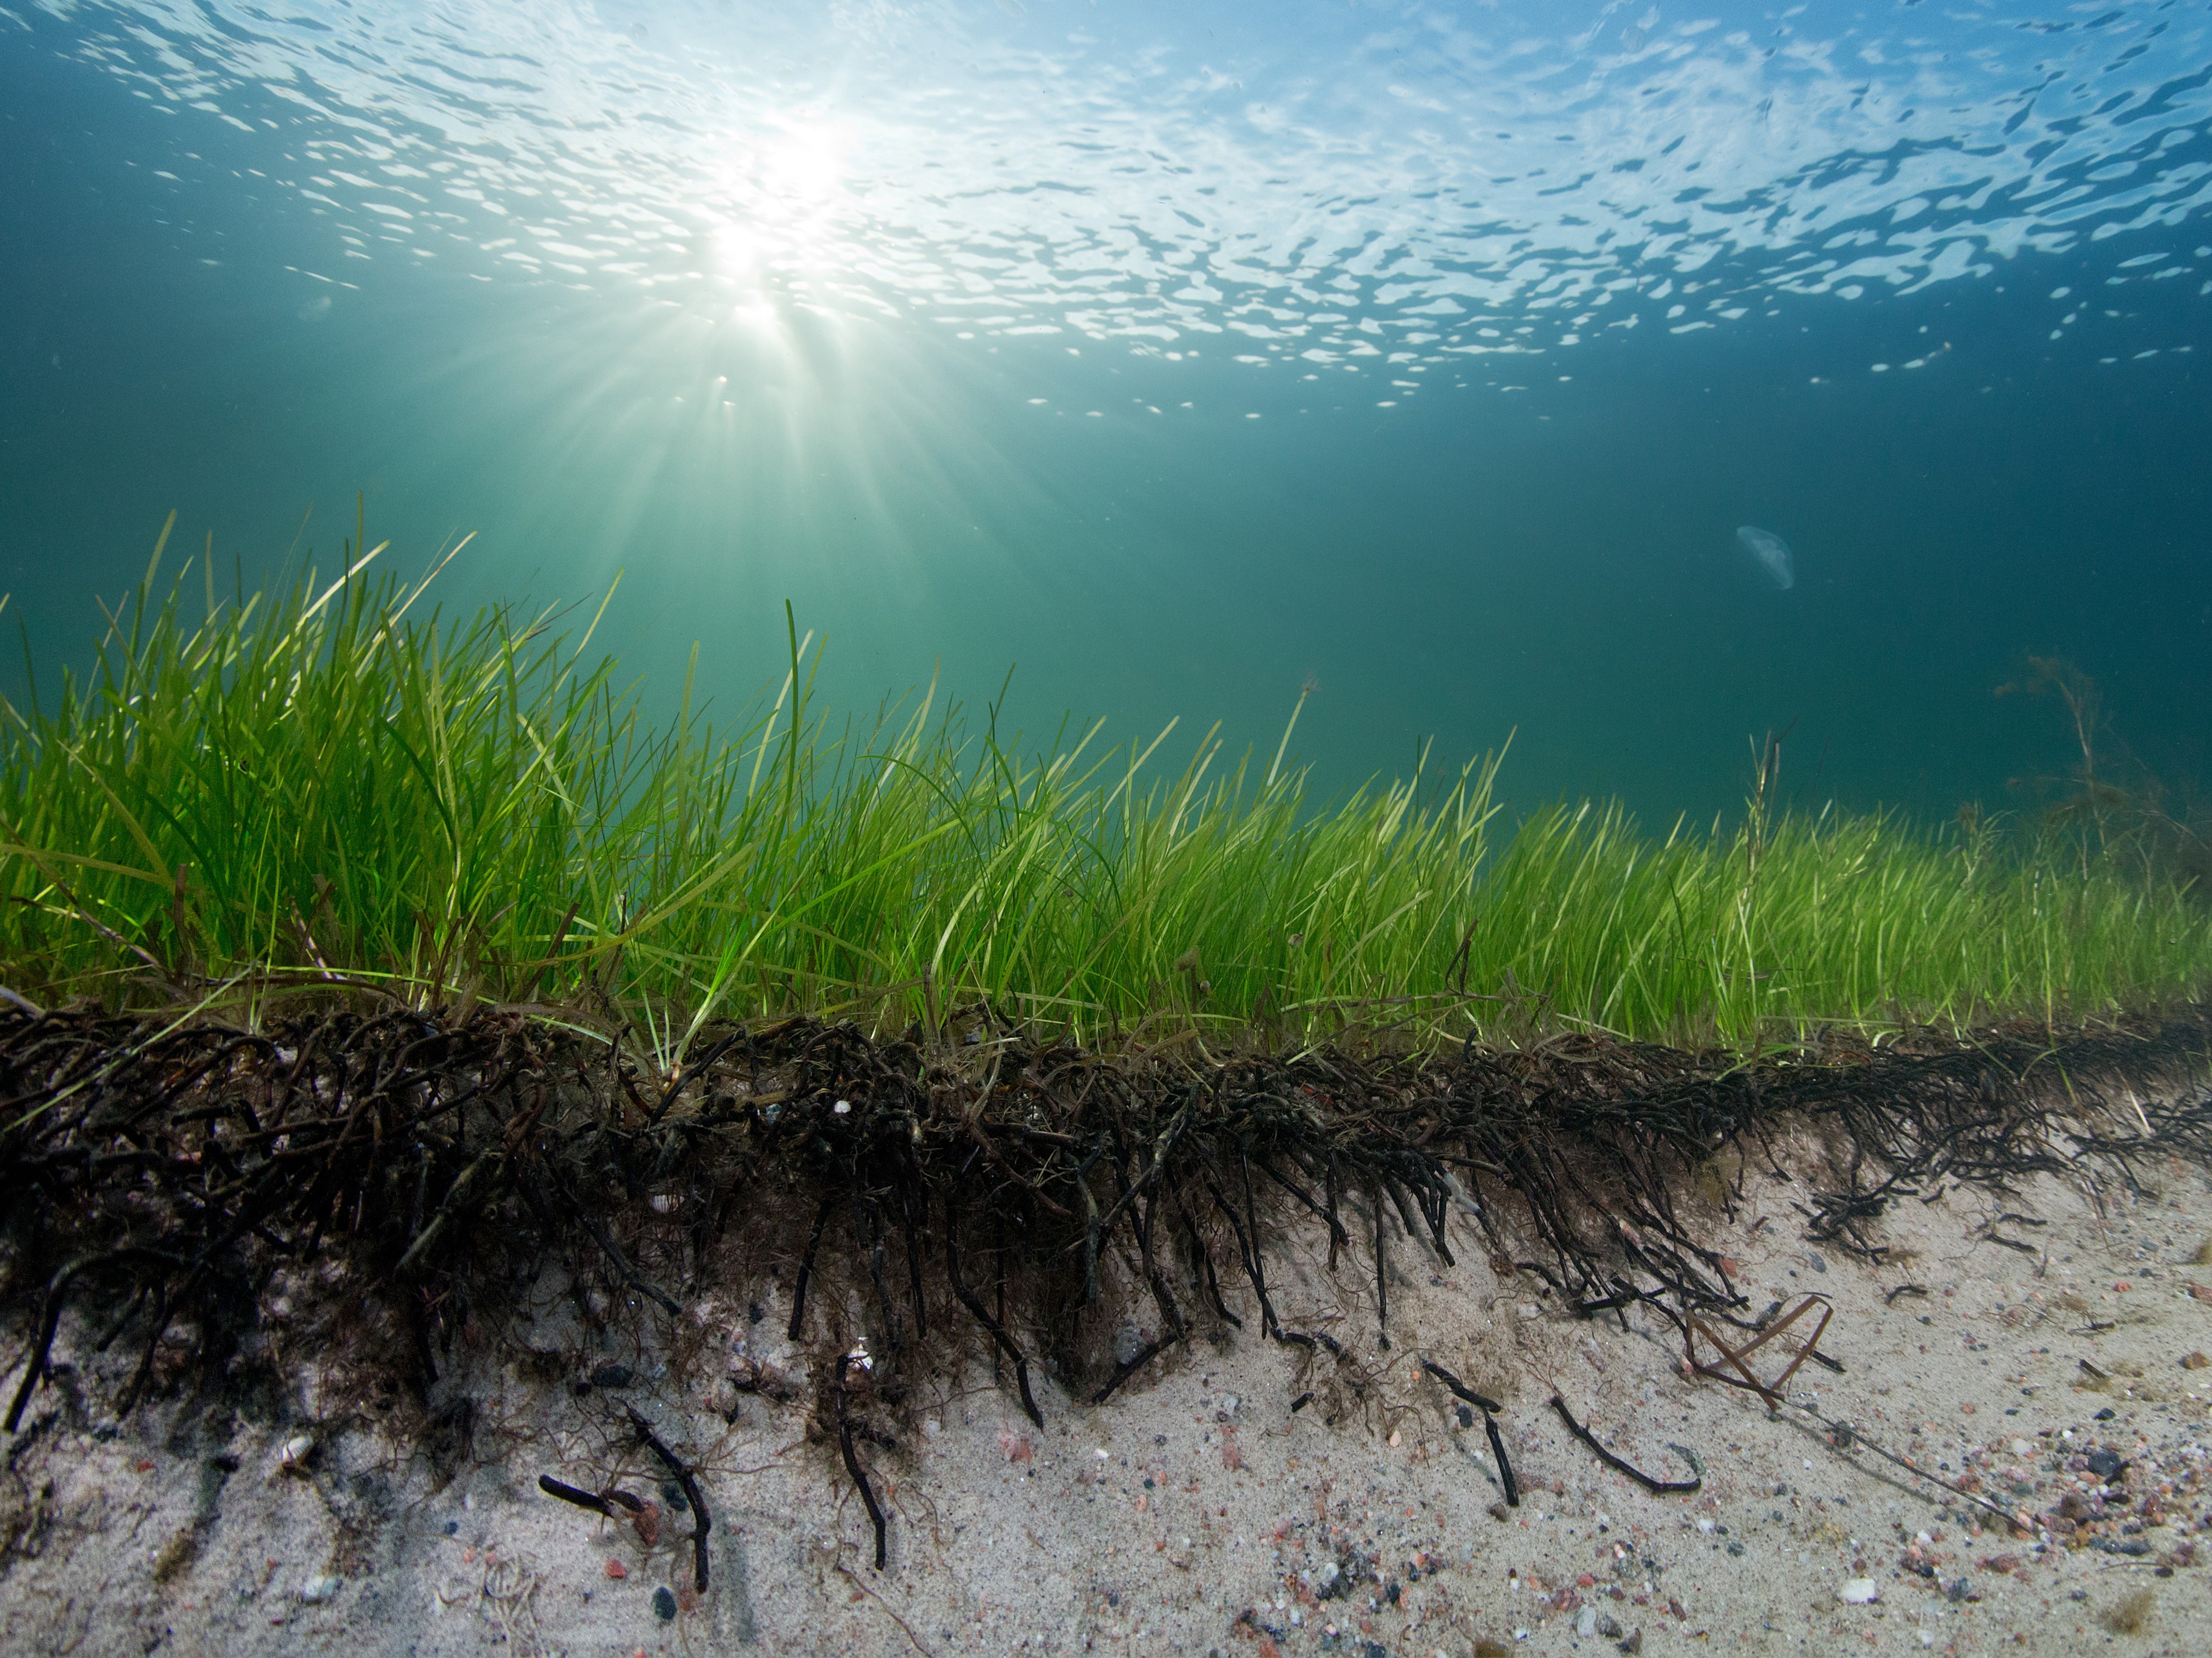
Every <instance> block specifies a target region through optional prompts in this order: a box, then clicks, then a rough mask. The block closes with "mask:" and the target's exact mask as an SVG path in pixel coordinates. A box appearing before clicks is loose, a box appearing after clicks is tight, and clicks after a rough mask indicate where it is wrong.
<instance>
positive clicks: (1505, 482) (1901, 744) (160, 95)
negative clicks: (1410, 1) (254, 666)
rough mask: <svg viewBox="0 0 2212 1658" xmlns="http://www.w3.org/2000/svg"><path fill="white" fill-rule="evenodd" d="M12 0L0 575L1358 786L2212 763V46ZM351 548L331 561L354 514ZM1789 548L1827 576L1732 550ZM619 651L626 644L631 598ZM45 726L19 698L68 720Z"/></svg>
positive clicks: (1735, 29) (1974, 33) (1542, 794)
mask: <svg viewBox="0 0 2212 1658" xmlns="http://www.w3.org/2000/svg"><path fill="white" fill-rule="evenodd" d="M800 10H801V9H799V8H794V7H790V6H781V5H779V6H755V5H742V4H736V3H726V0H725V3H666V4H633V5H617V4H607V5H599V6H591V5H576V4H562V3H539V4H530V5H522V4H501V3H491V0H483V3H474V4H459V3H453V4H409V3H382V4H376V5H342V4H335V3H329V0H296V3H292V4H289V5H286V6H283V7H281V8H276V7H268V6H259V7H249V6H244V5H236V4H230V3H215V0H206V3H199V4H185V3H172V4H166V5H143V6H123V5H112V4H93V3H59V0H56V3H49V4H43V5H32V4H27V3H24V0H7V3H0V586H6V587H8V588H9V589H11V590H12V592H13V593H14V598H13V601H12V603H11V605H10V607H9V609H10V613H11V614H12V615H14V616H20V617H21V620H22V623H23V625H24V627H25V629H27V635H28V637H29V640H30V643H31V647H32V649H33V653H34V654H35V655H36V656H38V657H39V658H40V659H42V660H48V661H58V660H61V659H82V656H83V655H84V653H85V651H86V649H87V647H88V643H89V638H90V635H91V632H92V630H93V625H94V623H95V621H96V618H97V612H96V610H94V608H93V605H92V600H93V598H94V596H96V595H97V596H101V597H104V598H107V599H109V600H110V601H111V602H112V600H113V599H114V598H115V597H116V596H117V595H118V594H119V593H120V592H122V591H123V590H124V589H125V587H126V586H128V585H129V584H130V582H131V581H132V580H135V579H136V578H137V575H138V574H140V573H141V572H142V571H143V568H144V564H145V559H146V555H147V552H148V550H149V548H150V546H151V544H152V541H153V538H154V536H155V531H157V530H158V529H159V527H160V525H161V522H162V519H163V518H164V517H165V516H166V514H167V512H168V511H169V510H170V509H171V508H172V507H174V508H176V509H178V512H179V521H178V522H179V528H178V539H177V541H176V542H175V543H174V544H173V548H174V549H175V550H174V551H173V552H172V554H171V557H172V559H175V558H177V557H178V556H180V554H181V553H184V552H197V551H198V550H202V549H203V548H204V547H205V546H206V545H207V544H209V538H210V537H212V545H213V548H214V551H215V556H216V562H217V566H218V568H220V569H221V570H222V572H224V573H225V575H226V578H227V579H228V580H243V581H244V582H245V583H246V585H248V586H251V585H252V584H253V583H254V582H255V581H257V580H261V579H264V578H265V577H266V576H268V575H270V574H272V573H274V572H276V570H278V569H280V568H282V567H283V562H284V560H285V557H286V556H287V552H288V550H289V549H291V548H292V547H293V546H294V544H295V537H296V538H297V540H298V543H299V544H300V545H301V546H302V547H312V548H313V551H314V554H315V556H316V558H317V560H318V562H319V563H320V564H321V565H323V566H324V567H325V568H331V566H332V565H333V564H334V563H335V562H336V560H337V550H338V543H339V539H340V537H342V536H343V535H348V534H350V533H351V529H352V524H353V517H354V501H355V495H356V491H359V492H361V493H362V494H363V495H365V497H366V507H367V513H368V525H369V535H370V539H371V540H372V541H377V540H381V539H384V538H386V537H388V538H390V540H391V541H392V551H391V552H390V553H388V554H387V555H386V556H387V557H388V558H392V559H395V560H397V561H398V562H399V563H400V564H401V566H402V567H403V568H407V569H410V570H411V569H420V568H427V566H428V563H429V562H430V560H431V559H432V557H433V556H435V553H436V551H437V550H438V549H439V547H440V546H441V544H444V543H446V542H447V541H449V540H450V539H453V538H454V537H458V536H459V535H461V534H464V533H466V532H468V531H475V532H476V536H475V539H474V540H473V541H472V542H471V544H470V545H469V547H468V548H467V549H466V550H465V552H464V553H463V554H462V555H461V556H460V558H459V560H458V561H457V562H455V564H454V565H453V567H452V568H450V569H449V570H448V571H447V574H446V576H445V577H443V578H441V586H443V587H444V589H445V591H446V592H447V600H448V602H449V603H456V604H465V603H474V602H477V601H478V600H482V599H486V598H529V599H531V600H532V601H533V602H537V603H556V602H568V601H571V600H583V601H585V602H586V605H587V606H588V605H589V604H592V603H594V602H596V599H597V598H598V596H599V593H600V592H602V591H603V590H604V589H605V586H607V585H608V584H609V583H610V582H611V581H612V580H614V579H615V578H616V576H617V573H620V574H621V575H622V585H621V587H620V590H619V592H618V594H617V599H616V601H615V604H613V606H612V607H611V610H610V611H609V613H608V617H607V621H606V623H605V626H604V628H603V629H602V633H601V635H600V638H601V639H602V641H605V643H606V644H608V645H609V646H610V647H612V648H614V649H616V650H617V651H618V652H620V653H621V654H622V655H623V659H624V660H625V662H626V663H627V664H629V665H630V666H632V667H633V668H635V670H636V671H638V672H639V673H640V674H641V675H642V676H644V677H645V678H646V680H647V683H648V684H649V685H650V686H651V687H653V689H654V693H655V695H665V696H667V697H668V698H669V699H670V700H671V701H672V699H673V697H674V696H675V695H676V694H677V691H678V688H679V686H680V681H681V676H682V672H683V669H684V663H685V661H686V659H688V657H689V655H690V647H691V645H692V643H693V641H699V642H700V644H701V647H702V650H701V670H700V671H701V683H702V689H705V690H707V691H708V692H710V693H711V694H712V695H714V697H715V698H716V699H717V701H719V702H720V704H721V705H723V706H725V707H729V708H735V707H737V706H738V705H741V704H743V703H744V702H745V701H748V700H749V699H750V696H751V695H753V693H754V691H755V690H756V689H757V687H758V686H759V685H761V684H762V683H763V682H767V681H769V680H771V679H772V678H773V677H775V675H776V674H778V673H779V672H780V666H781V655H782V652H783V649H784V645H783V613H782V604H783V601H784V600H785V599H787V598H788V599H790V600H791V601H792V602H793V604H794V606H795V607H796V610H797V612H798V615H799V620H800V625H801V626H802V627H805V628H812V629H819V630H822V631H823V632H825V633H826V634H827V635H828V636H829V654H828V658H827V661H826V665H825V667H824V670H823V695H824V696H825V698H826V700H827V701H829V703H831V704H834V705H836V706H841V707H844V708H853V709H856V710H861V711H866V710H870V709H872V708H874V707H875V706H876V704H877V702H878V699H879V698H881V697H882V696H884V695H886V694H890V695H896V694H898V693H901V692H903V691H904V690H906V689H908V687H911V686H913V685H915V684H916V683H922V682H926V681H927V680H928V679H929V678H930V677H931V676H932V675H933V673H936V674H939V675H941V678H942V683H944V685H945V687H946V688H947V689H948V690H949V691H951V693H953V694H956V695H958V696H960V697H962V698H963V699H967V700H969V701H974V702H976V703H979V704H980V703H981V702H982V701H987V700H990V699H992V698H994V697H996V696H997V695H999V694H1000V686H1001V683H1002V682H1004V681H1005V678H1006V673H1007V671H1008V669H1009V667H1010V666H1012V667H1013V669H1014V672H1013V677H1012V688H1011V690H1010V691H1009V692H1008V693H1007V706H1008V710H1009V712H1008V714H1007V715H1006V717H1005V718H1006V720H1007V721H1010V722H1012V723H1015V724H1018V725H1019V726H1022V727H1024V729H1025V730H1027V731H1028V732H1030V733H1031V734H1032V735H1033V736H1042V735H1046V734H1048V733H1049V732H1050V731H1051V730H1053V729H1054V727H1056V726H1058V724H1059V722H1060V718H1061V716H1062V715H1063V714H1064V713H1066V712H1068V711H1073V713H1074V714H1076V715H1077V716H1078V717H1079V720H1082V719H1088V718H1090V717H1103V718H1104V719H1105V720H1107V721H1108V726H1107V729H1108V732H1109V734H1112V735H1115V736H1116V737H1119V736H1121V735H1126V734H1128V733H1132V732H1139V731H1142V732H1146V733H1147V734H1149V732H1151V731H1152V730H1155V729H1157V728H1158V726H1160V725H1161V724H1163V723H1164V721H1165V720H1168V719H1169V718H1170V717H1171V716H1176V715H1180V716H1181V717H1182V720H1183V722H1184V723H1183V725H1182V726H1181V727H1180V728H1179V731H1178V735H1177V737H1176V738H1174V739H1171V742H1170V748H1173V747H1174V746H1175V744H1177V743H1181V742H1182V741H1183V740H1184V739H1185V738H1186V737H1188V739H1189V740H1191V741H1193V742H1194V741H1195V739H1196V738H1197V737H1198V735H1199V734H1200V732H1202V731H1204V729H1205V728H1206V726H1210V725H1211V724H1212V722H1213V721H1215V720H1220V721H1221V722H1223V728H1224V731H1225V733H1226V734H1227V735H1228V736H1229V737H1230V738H1231V740H1232V743H1234V744H1238V745H1242V744H1245V743H1250V744H1256V745H1259V746H1260V747H1261V748H1262V750H1266V751H1272V749H1273V742H1274V738H1275V736H1276V734H1277V733H1278V732H1279V729H1280V726H1281V722H1282V720H1283V719H1284V718H1285V716H1286V715H1287V714H1288V712H1289V710H1290V708H1291V706H1292V704H1293V702H1294V701H1296V698H1297V694H1298V690H1299V688H1300V686H1301V685H1302V684H1304V683H1308V682H1309V681H1310V682H1311V683H1313V684H1314V685H1315V687H1316V689H1315V693H1314V695H1313V696H1312V698H1311V700H1310V702H1309V704H1308V706H1307V709H1306V712H1305V714H1304V717H1303V719H1302V721H1301V724H1300V726H1299V728H1298V746H1299V747H1300V748H1301V749H1302V750H1304V753H1305V755H1306V756H1307V757H1308V758H1309V759H1310V761H1312V762H1313V763H1314V764H1315V765H1316V768H1318V771H1319V773H1320V774H1321V776H1322V778H1323V779H1324V780H1325V781H1326V782H1327V783H1328V785H1329V786H1346V785H1349V784H1351V783H1353V782H1356V781H1358V780H1360V779H1361V778H1363V777H1365V776H1368V775H1370V774H1375V773H1377V772H1381V773H1386V774H1387V773H1392V772H1402V771H1404V770H1405V769H1406V768H1407V767H1408V766H1409V765H1410V764H1411V763H1412V761H1413V756H1414V754H1415V753H1416V751H1417V749H1418V746H1419V744H1420V743H1422V742H1423V741H1425V740H1431V739H1432V740H1433V742H1434V744H1436V750H1437V755H1438V756H1440V757H1442V758H1446V759H1451V760H1456V759H1457V758H1459V757H1462V756H1466V755H1468V754H1469V753H1472V752H1475V751H1479V750H1483V749H1485V748H1489V747H1492V746H1495V745H1496V744H1498V743H1500V742H1502V741H1504V739H1505V738H1506V736H1507V735H1508V733H1509V732H1516V733H1517V734H1516V736H1515V737H1514V752H1513V758H1512V759H1511V761H1510V763H1509V765H1508V767H1507V769H1506V771H1505V774H1504V781H1505V786H1506V789H1507V792H1508V793H1510V795H1511V796H1512V797H1513V798H1514V799H1515V800H1516V802H1519V803H1522V804H1529V803H1533V802H1534V801H1536V800H1538V799H1543V798H1546V797H1549V796H1553V795H1558V794H1561V793H1566V794H1574V795H1581V794H1619V795H1621V796H1623V797H1625V798H1626V799H1627V800H1628V801H1629V802H1630V803H1631V804H1632V805H1633V806H1635V807H1636V808H1637V809H1638V811H1641V812H1642V813H1643V814H1644V816H1645V817H1647V818H1652V819H1659V820H1668V819H1671V818H1672V817H1674V814H1675V813H1677V812H1678V811H1686V812H1688V813H1690V814H1692V816H1695V817H1704V816H1706V815H1709V814H1711V813H1712V812H1713V811H1717V810H1720V809H1723V808H1725V807H1727V806H1728V805H1729V804H1730V803H1731V802H1733V801H1735V800H1739V799H1741V793H1742V790H1743V787H1744V784H1745V780H1746V778H1747V774H1748V773H1749V771H1750V768H1751V762H1750V753H1749V750H1748V747H1747V738H1750V737H1753V736H1755V735H1757V734H1759V733H1762V732H1766V731H1768V730H1770V729H1771V730H1776V731H1782V730H1785V729H1786V730H1787V731H1788V732H1789V733H1790V735H1789V740H1788V743H1787V744H1786V749H1785V754H1786V757H1785V761H1784V783H1785V786H1787V787H1788V788H1789V789H1790V792H1791V793H1792V794H1793V796H1794V797H1795V798H1796V799H1801V800H1807V801H1810V800H1814V799H1827V798H1830V797H1833V798H1835V799H1839V800H1841V801H1843V802H1844V803H1846V804H1849V805H1872V804H1875V803H1877V802H1889V803H1896V804H1900V805H1905V806H1907V807H1909V808H1911V809H1912V810H1914V811H1918V812H1921V813H1923V814H1925V815H1928V816H1929V817H1939V816H1948V814H1949V813H1950V812H1951V811H1953V810H1954V808H1955V807H1956V806H1957V805H1959V804H1960V802H1961V801H1963V800H1966V799H1981V800H1983V801H1984V802H1985V803H1986V804H1988V805H1990V806H1993V807H2004V806H2025V805H2028V804H2029V802H2030V794H2029V793H2028V792H2027V791H2026V790H2024V789H2022V788H2021V787H2020V786H2017V784H2016V780H2019V779H2021V778H2024V777H2027V776H2031V775H2033V774H2037V773H2039V772H2047V771H2052V770H2056V769H2057V768H2061V767H2063V765H2064V764H2065V762H2066V761H2067V759H2068V750H2067V746H2066V743H2065V740H2064V732H2063V728H2062V726H2061V724H2060V722H2059V720H2058V718H2057V709H2056V708H2055V706H2053V705H2051V704H2050V703H2048V702H2047V701H2045V702H2036V701H2023V700H2021V699H2017V698H1997V697H1996V696H1994V695H1992V692H1993V691H1994V689H1996V687H1997V686H1998V685H1999V684H2002V683H2006V682H2008V681H2011V680H2015V679H2017V678H2018V677H2020V676H2021V672H2022V671H2023V670H2024V668H2025V667H2026V664H2027V657H2028V656H2029V655H2030V654H2035V655H2039V656H2053V655H2056V656H2063V657H2066V658H2069V659H2073V660H2074V661H2075V662H2077V663H2079V664H2080V665H2081V667H2083V668H2084V669H2085V670H2087V671H2088V672H2090V673H2091V674H2093V675H2094V676H2095V677H2096V678H2097V679H2098V681H2099V683H2100V685H2101V686H2102V688H2103V690H2104V694H2105V704H2106V711H2107V712H2108V714H2110V716H2111V719H2112V727H2113V732H2112V737H2111V738H2109V739H2108V740H2109V741H2111V742H2113V743H2118V742H2119V741H2120V740H2122V739H2124V740H2125V741H2126V743H2128V744H2130V746H2131V747H2132V748H2133V750H2135V751H2136V753H2137V754H2139V755H2140V756H2141V757H2142V760H2143V761H2144V762H2146V763H2148V764H2149V765H2151V766H2153V767H2154V768H2156V769H2158V770H2159V771H2160V772H2161V773H2163V774H2166V775H2167V776H2168V777H2170V778H2172V779H2175V780H2180V779H2184V778H2186V777H2190V776H2192V775H2201V774H2204V773H2205V772H2206V770H2207V762H2208V759H2212V756H2208V754H2207V752H2206V734H2207V732H2208V730H2212V719H2208V716H2212V677H2208V673H2207V666H2208V653H2207V645H2208V642H2212V512H2208V504H2212V503H2208V484H2207V479H2208V477H2212V465H2208V461H2212V396H2208V392H2207V386H2206V384H2205V380H2204V374H2203V371H2204V367H2205V366H2206V364H2205V355H2206V352H2207V350H2208V349H2212V337H2208V318H2212V309H2208V307H2212V221H2208V216H2207V213H2206V203H2207V200H2208V191H2212V15H2208V8H2207V7H2206V6H2205V5H2204V4H2202V3H2197V4H2189V5H2184V4H2179V3H2171V4H2163V5H2155V4H2140V5H2115V6H2112V7H2108V8H2089V9H2081V8H2065V7H2060V6H2057V5H2049V4H2046V5H2044V6H2041V7H2020V6H2009V5H2007V6H1974V5H1962V6H1954V7H1952V8H1949V9H1938V8H1936V7H1932V6H1920V5H1899V6H1893V5H1863V6H1840V5H1838V6H1823V5H1808V6H1799V7H1794V8H1790V9H1788V10H1786V11H1785V10H1783V9H1762V8H1757V7H1750V6H1733V5H1730V6H1705V7H1688V8H1684V9H1679V10H1678V9H1670V8H1667V7H1658V6H1648V5H1632V6H1618V5H1608V6H1559V5H1551V4H1545V5H1538V4H1529V3H1510V0H1509V3H1501V4H1498V5H1496V6H1467V7H1460V8H1453V7H1449V6H1434V5H1430V6H1420V7H1413V6H1396V5H1381V4H1376V5H1344V4H1334V5H1318V4H1316V5H1303V4H1296V3H1289V4H1283V5H1278V6H1270V7H1267V8H1264V9H1263V8H1256V7H1252V6H1249V5H1234V6H1231V5H1215V6H1208V5H1205V4H1196V5H1193V4H1180V5H1176V6H1165V5H1152V4H1134V5H1115V4H1100V5H1097V6H1092V5H1088V4H1072V3H1044V0H1039V3H1031V4H1029V5H1028V6H1027V7H1026V8H1024V7H1023V6H1020V5H1015V4H1011V3H1008V4H980V5H977V4H966V5H954V4H947V5H914V6H896V5H890V4H862V3H851V4H832V5H829V6H823V7H812V8H806V9H804V10H805V20H804V21H793V15H794V14H796V13H798V12H799V11H800ZM303 517H304V518H305V521H306V528H305V530H304V531H301V521H302V519H303ZM1743 525H1750V526H1755V527H1759V528H1762V529H1765V530H1766V531H1770V532H1771V533H1772V534H1773V535H1775V536H1778V537H1780V538H1782V539H1783V540H1784V542H1785V543H1786V544H1787V545H1788V547H1789V548H1790V553H1791V574H1792V577H1793V580H1792V581H1791V583H1790V586H1787V587H1784V586H1782V585H1781V584H1780V583H1779V582H1778V580H1776V579H1775V577H1774V574H1773V573H1772V571H1771V569H1770V568H1768V567H1767V566H1765V564H1763V563H1762V562H1761V561H1760V559H1759V558H1758V557H1757V556H1754V555H1753V553H1752V552H1750V551H1749V550H1747V546H1746V545H1745V544H1744V543H1743V542H1741V540H1740V539H1739V537H1738V536H1737V530H1738V528H1739V526H1743ZM586 614H588V610H587V611H586ZM14 672H15V679H14V680H13V681H12V682H11V683H12V684H15V685H18V686H19V685H20V683H21V677H22V671H21V669H20V668H18V669H16V670H15V671H14Z"/></svg>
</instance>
